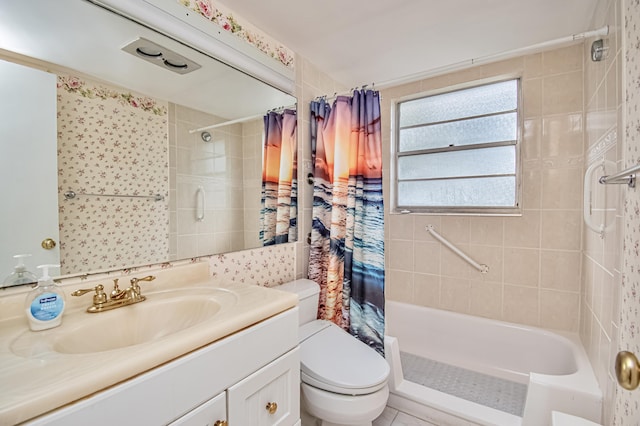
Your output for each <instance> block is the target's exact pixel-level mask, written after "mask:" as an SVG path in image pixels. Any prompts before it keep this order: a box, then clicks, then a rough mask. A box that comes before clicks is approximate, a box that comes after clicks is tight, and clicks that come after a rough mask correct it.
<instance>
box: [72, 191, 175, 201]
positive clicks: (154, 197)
mask: <svg viewBox="0 0 640 426" xmlns="http://www.w3.org/2000/svg"><path fill="white" fill-rule="evenodd" d="M63 195H64V199H65V200H73V199H74V198H76V197H77V196H78V195H87V196H91V197H109V198H114V197H115V198H147V199H149V200H153V201H164V196H162V195H160V194H155V195H121V194H89V193H83V194H78V193H76V192H75V191H73V190H68V191H67V192H65V193H64V194H63Z"/></svg>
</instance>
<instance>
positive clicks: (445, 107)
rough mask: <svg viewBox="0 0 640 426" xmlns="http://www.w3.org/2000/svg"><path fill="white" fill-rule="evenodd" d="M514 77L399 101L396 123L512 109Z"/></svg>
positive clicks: (514, 105)
mask: <svg viewBox="0 0 640 426" xmlns="http://www.w3.org/2000/svg"><path fill="white" fill-rule="evenodd" d="M517 107H518V80H509V81H503V82H500V83H493V84H486V85H484V86H477V87H472V88H469V89H462V90H456V91H455V92H448V93H443V94H440V95H434V96H428V97H426V98H420V99H415V100H412V101H407V102H402V103H401V104H400V127H406V126H415V125H417V124H427V123H437V122H440V121H448V120H457V119H460V118H465V117H474V116H479V115H486V114H493V113H496V112H506V111H514V110H516V109H517Z"/></svg>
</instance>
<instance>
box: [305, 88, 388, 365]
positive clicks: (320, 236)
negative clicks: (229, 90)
mask: <svg viewBox="0 0 640 426" xmlns="http://www.w3.org/2000/svg"><path fill="white" fill-rule="evenodd" d="M310 108H311V151H312V160H313V165H314V176H315V182H314V190H313V222H312V231H311V247H310V256H309V279H311V280H313V281H315V282H317V283H319V284H320V304H319V308H318V318H321V319H327V320H330V321H333V322H334V323H336V324H337V325H339V326H340V327H342V328H343V329H345V330H347V331H349V332H350V333H351V334H353V335H354V336H356V337H357V338H358V339H360V340H361V341H363V342H364V343H366V344H367V345H369V346H371V347H373V348H374V349H376V350H377V351H378V352H379V353H380V354H382V355H384V343H383V341H384V208H383V199H382V137H381V125H380V99H379V94H378V92H375V91H371V90H367V91H364V90H356V91H354V93H353V96H352V97H349V96H338V97H337V98H336V100H335V101H334V102H333V105H332V106H330V105H329V104H328V103H327V102H325V101H324V100H320V101H313V102H311V105H310Z"/></svg>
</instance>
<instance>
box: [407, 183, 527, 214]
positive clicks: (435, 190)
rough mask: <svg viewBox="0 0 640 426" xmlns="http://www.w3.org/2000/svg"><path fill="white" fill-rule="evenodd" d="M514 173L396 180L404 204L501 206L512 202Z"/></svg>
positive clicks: (513, 200)
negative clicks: (458, 177) (467, 177)
mask: <svg viewBox="0 0 640 426" xmlns="http://www.w3.org/2000/svg"><path fill="white" fill-rule="evenodd" d="M515 189H516V179H515V176H502V177H486V178H474V179H443V180H426V181H408V182H400V183H399V184H398V204H399V205H401V206H403V207H420V206H433V207H456V206H475V207H503V206H510V205H511V206H512V205H514V204H515V202H516V200H515V193H516V192H515Z"/></svg>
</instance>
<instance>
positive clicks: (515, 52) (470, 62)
mask: <svg viewBox="0 0 640 426" xmlns="http://www.w3.org/2000/svg"><path fill="white" fill-rule="evenodd" d="M606 35H609V26H608V25H607V26H604V27H602V28H599V29H597V30H591V31H585V32H583V33H578V34H573V35H570V36H566V37H560V38H556V39H553V40H549V41H544V42H542V43H537V44H532V45H530V46H525V47H520V48H517V49H512V50H507V51H504V52H501V53H495V54H491V55H487V56H480V57H478V58H471V59H467V60H464V61H460V62H456V63H454V64H451V65H445V66H442V67H437V68H433V69H431V70H428V71H423V72H419V73H415V74H410V75H407V76H404V77H400V78H395V79H391V80H387V81H383V82H382V83H378V86H379V87H381V88H384V89H386V88H388V87H393V86H399V85H401V84H405V83H411V82H414V81H418V80H423V79H425V78H430V77H435V76H438V75H442V74H446V73H450V72H454V71H460V70H463V69H466V68H470V67H472V66H474V65H480V64H487V63H491V62H497V61H501V60H504V59H509V58H514V57H516V56H522V55H525V54H532V53H537V52H542V51H543V50H547V49H549V48H551V47H561V46H563V45H569V44H571V43H572V42H574V41H578V40H584V39H586V38H590V37H597V36H606Z"/></svg>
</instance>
